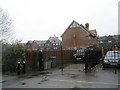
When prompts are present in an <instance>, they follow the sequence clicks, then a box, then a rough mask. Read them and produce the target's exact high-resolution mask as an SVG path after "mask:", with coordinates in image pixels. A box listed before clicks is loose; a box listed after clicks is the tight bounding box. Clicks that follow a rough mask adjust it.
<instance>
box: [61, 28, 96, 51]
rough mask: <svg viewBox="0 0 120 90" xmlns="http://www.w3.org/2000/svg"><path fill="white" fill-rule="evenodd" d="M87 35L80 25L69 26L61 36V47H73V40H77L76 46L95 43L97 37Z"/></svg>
mask: <svg viewBox="0 0 120 90" xmlns="http://www.w3.org/2000/svg"><path fill="white" fill-rule="evenodd" d="M88 35H89V34H88V33H87V32H86V31H84V30H83V29H81V28H80V27H76V28H69V29H68V30H66V32H65V33H64V34H63V36H62V45H63V49H74V40H76V41H77V48H82V47H88V46H90V45H93V44H96V43H97V39H96V38H95V39H94V38H92V37H90V36H88ZM74 36H75V38H74Z"/></svg>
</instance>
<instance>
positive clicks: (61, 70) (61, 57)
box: [61, 45, 63, 72]
mask: <svg viewBox="0 0 120 90" xmlns="http://www.w3.org/2000/svg"><path fill="white" fill-rule="evenodd" d="M61 72H63V50H62V45H61Z"/></svg>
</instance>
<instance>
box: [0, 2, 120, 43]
mask: <svg viewBox="0 0 120 90" xmlns="http://www.w3.org/2000/svg"><path fill="white" fill-rule="evenodd" d="M118 2H119V0H0V7H1V8H3V9H4V10H5V11H6V12H7V13H8V14H9V15H10V17H11V18H12V19H13V21H14V27H13V29H14V31H15V36H16V38H18V39H22V40H23V41H22V42H27V41H28V40H47V39H48V38H49V37H50V36H54V35H55V36H57V37H59V38H61V37H60V36H61V35H62V34H63V33H64V31H65V30H66V29H67V27H68V26H69V25H70V23H71V22H72V21H73V20H75V21H77V22H78V23H79V24H83V25H85V23H89V28H90V30H92V29H96V30H97V34H98V35H99V36H104V35H116V34H118Z"/></svg>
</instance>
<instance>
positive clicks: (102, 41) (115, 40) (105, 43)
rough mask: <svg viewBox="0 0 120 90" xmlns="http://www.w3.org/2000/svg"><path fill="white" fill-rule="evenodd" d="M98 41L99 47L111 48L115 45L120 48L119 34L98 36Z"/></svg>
mask: <svg viewBox="0 0 120 90" xmlns="http://www.w3.org/2000/svg"><path fill="white" fill-rule="evenodd" d="M98 43H99V47H100V48H102V47H103V48H106V49H111V48H113V47H114V46H115V45H116V46H117V47H118V48H120V35H108V36H99V37H98Z"/></svg>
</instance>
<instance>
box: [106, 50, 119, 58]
mask: <svg viewBox="0 0 120 90" xmlns="http://www.w3.org/2000/svg"><path fill="white" fill-rule="evenodd" d="M106 56H107V57H120V52H115V51H112V52H107V54H106Z"/></svg>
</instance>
